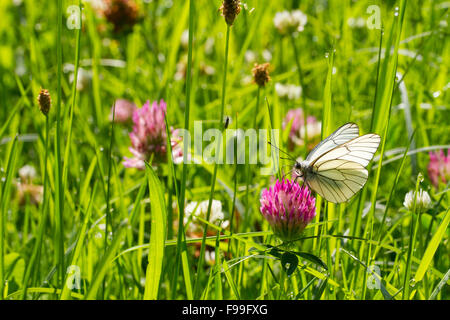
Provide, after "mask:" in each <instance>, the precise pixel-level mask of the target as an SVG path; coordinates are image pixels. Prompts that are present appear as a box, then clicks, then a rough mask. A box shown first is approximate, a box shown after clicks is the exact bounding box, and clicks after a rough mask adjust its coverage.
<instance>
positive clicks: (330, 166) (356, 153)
mask: <svg viewBox="0 0 450 320" xmlns="http://www.w3.org/2000/svg"><path fill="white" fill-rule="evenodd" d="M343 127H345V126H343ZM343 127H341V128H343ZM344 132H345V131H344ZM335 133H338V135H337V136H335V137H334V138H332V139H331V141H333V143H336V142H337V141H340V140H339V129H338V130H336V131H335ZM335 133H333V134H332V135H331V136H333V135H334V134H335ZM350 135H351V134H350ZM331 136H330V137H331ZM347 136H348V135H346V137H345V138H344V139H346V138H347ZM379 144H380V136H379V135H377V134H366V135H364V136H360V137H356V138H353V139H351V140H347V141H346V142H345V143H342V144H340V145H338V146H336V147H334V148H332V149H328V150H327V151H325V152H324V153H322V154H321V155H319V156H318V157H316V158H314V160H312V162H311V163H309V165H310V166H311V167H312V170H311V172H310V173H309V174H308V176H307V178H306V183H307V184H308V185H309V186H310V187H311V188H312V189H313V190H314V191H316V192H317V193H319V194H320V195H321V196H322V197H323V198H325V199H326V200H328V201H330V202H334V203H339V202H344V201H347V200H348V199H350V198H351V197H352V196H353V195H354V194H355V193H357V192H358V191H359V190H360V189H361V188H362V187H363V186H364V184H365V183H366V181H367V177H368V172H367V170H366V168H365V166H367V164H368V163H369V161H370V160H371V159H372V157H373V155H374V153H375V152H376V151H377V149H378V145H379Z"/></svg>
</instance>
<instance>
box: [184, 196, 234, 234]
mask: <svg viewBox="0 0 450 320" xmlns="http://www.w3.org/2000/svg"><path fill="white" fill-rule="evenodd" d="M208 204H209V200H205V201H202V202H200V203H199V202H197V201H192V202H189V203H188V204H187V205H186V207H185V209H184V223H185V224H187V223H188V222H189V220H190V219H192V222H193V223H191V224H189V226H188V231H190V232H196V231H201V228H199V225H198V224H197V223H196V221H197V219H196V217H200V218H203V219H206V215H207V214H208ZM209 222H211V223H214V224H216V225H218V224H220V223H221V226H222V228H226V227H228V225H229V221H228V220H225V215H224V213H223V211H222V202H220V201H219V200H213V201H212V203H211V213H210V216H209Z"/></svg>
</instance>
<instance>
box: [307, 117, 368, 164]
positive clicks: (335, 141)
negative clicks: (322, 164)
mask: <svg viewBox="0 0 450 320" xmlns="http://www.w3.org/2000/svg"><path fill="white" fill-rule="evenodd" d="M358 136H359V127H358V125H357V124H356V123H351V122H350V123H347V124H344V125H343V126H341V127H340V128H338V129H337V130H336V131H334V132H333V133H332V134H330V135H329V136H328V137H327V138H325V139H324V140H322V141H321V142H320V143H319V144H318V145H317V146H315V147H314V149H313V150H311V152H310V153H309V154H308V157H307V158H306V161H308V162H310V163H311V162H313V161H314V160H316V159H317V158H318V157H320V156H321V155H323V154H324V153H325V152H327V151H329V150H331V149H334V148H336V147H337V146H339V145H341V144H343V143H345V142H347V141H349V140H352V139H354V138H357V137H358Z"/></svg>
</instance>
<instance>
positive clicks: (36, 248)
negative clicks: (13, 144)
mask: <svg viewBox="0 0 450 320" xmlns="http://www.w3.org/2000/svg"><path fill="white" fill-rule="evenodd" d="M49 132H50V126H49V120H48V116H45V155H44V194H43V200H42V201H43V202H42V207H41V210H42V212H41V217H40V218H41V220H40V221H39V227H38V237H37V241H36V243H35V245H34V248H33V253H32V255H31V259H30V262H29V263H28V265H27V269H26V271H25V276H24V280H23V285H24V288H23V292H22V300H25V299H26V296H27V288H28V281H29V280H30V277H31V273H32V272H33V271H36V269H38V268H39V266H40V258H39V257H40V251H41V247H42V240H43V237H44V231H45V226H46V222H47V213H48V210H47V209H48V208H47V204H48V199H47V198H48V187H47V180H48V175H47V159H48V150H49ZM36 260H37V264H36V265H35V263H36ZM33 283H34V281H32V285H33Z"/></svg>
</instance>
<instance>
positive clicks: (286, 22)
mask: <svg viewBox="0 0 450 320" xmlns="http://www.w3.org/2000/svg"><path fill="white" fill-rule="evenodd" d="M307 22H308V16H307V15H306V14H304V13H303V12H302V11H300V10H294V11H282V12H277V13H276V14H275V17H274V19H273V23H274V25H275V28H277V30H278V32H279V33H280V34H282V35H285V34H288V33H294V32H302V31H303V30H304V29H305V25H306V23H307Z"/></svg>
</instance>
